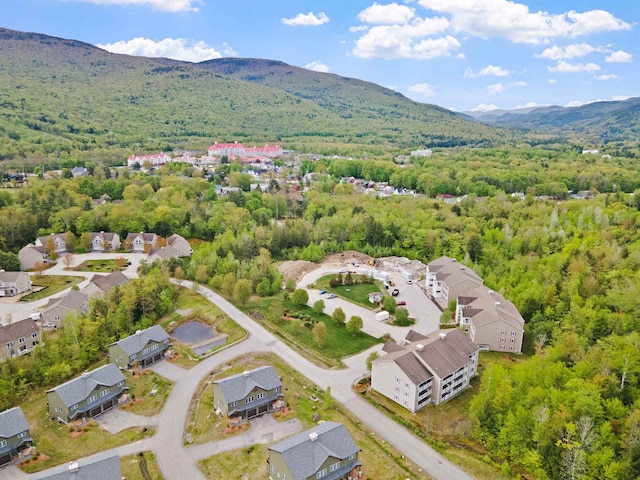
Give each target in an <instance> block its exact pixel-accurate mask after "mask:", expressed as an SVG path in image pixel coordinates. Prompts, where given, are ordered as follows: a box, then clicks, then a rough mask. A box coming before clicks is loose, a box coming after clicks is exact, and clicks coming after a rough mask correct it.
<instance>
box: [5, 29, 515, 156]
mask: <svg viewBox="0 0 640 480" xmlns="http://www.w3.org/2000/svg"><path fill="white" fill-rule="evenodd" d="M0 58H2V62H1V63H0V139H2V140H1V141H0V159H1V158H4V159H7V158H9V159H20V158H22V159H49V158H60V159H65V158H77V157H81V158H104V159H107V160H113V161H122V159H123V158H124V156H126V155H128V154H130V153H132V152H139V153H142V152H144V151H158V150H172V149H174V148H190V149H194V148H195V149H201V150H203V149H205V148H206V146H207V145H209V144H210V143H211V142H212V141H213V140H216V141H232V140H238V141H244V142H248V143H250V142H254V143H264V142H270V143H274V142H277V143H280V144H282V145H283V146H285V148H293V149H300V150H303V149H304V150H307V151H310V150H311V151H319V152H321V153H322V152H325V153H337V152H345V151H351V152H358V153H362V152H363V151H365V150H367V151H368V152H370V153H374V152H379V153H384V152H385V151H390V150H394V149H399V148H423V147H433V146H453V145H483V144H485V145H486V144H491V143H503V142H504V141H505V140H509V138H510V137H511V135H512V134H511V133H510V132H509V131H506V130H504V129H500V128H494V127H488V126H486V125H483V124H479V123H476V122H472V121H469V120H468V119H464V118H461V117H460V116H459V115H457V114H454V113H453V112H450V111H448V110H445V109H443V108H440V107H436V106H433V105H425V104H420V103H417V102H413V101H411V100H409V99H408V98H406V97H404V96H402V95H400V94H398V93H396V92H393V91H391V90H389V89H385V88H383V87H380V86H378V85H375V84H372V83H368V82H363V81H360V80H356V79H351V78H344V77H340V76H337V75H333V74H327V73H319V72H312V71H309V70H304V69H300V68H295V67H291V66H289V65H286V64H284V63H282V62H276V61H271V60H256V59H222V60H220V61H211V62H203V63H200V64H193V63H188V62H179V61H174V60H167V59H151V58H144V57H133V56H127V55H117V54H112V53H109V52H106V51H104V50H101V49H99V48H97V47H94V46H92V45H89V44H86V43H83V42H79V41H76V40H68V39H62V38H56V37H50V36H47V35H42V34H38V33H25V32H17V31H13V30H7V29H0Z"/></svg>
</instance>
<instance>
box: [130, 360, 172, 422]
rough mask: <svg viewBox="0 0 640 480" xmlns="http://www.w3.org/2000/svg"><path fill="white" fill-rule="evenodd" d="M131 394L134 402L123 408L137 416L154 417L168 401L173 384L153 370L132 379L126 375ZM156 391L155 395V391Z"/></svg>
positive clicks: (144, 371)
mask: <svg viewBox="0 0 640 480" xmlns="http://www.w3.org/2000/svg"><path fill="white" fill-rule="evenodd" d="M125 376H126V377H127V385H128V386H129V394H130V395H131V398H132V401H131V402H129V404H127V405H123V406H122V407H121V408H124V409H126V410H127V411H128V412H131V413H135V414H137V415H145V416H148V417H152V416H153V415H157V414H158V413H160V411H161V410H162V407H163V406H164V402H165V401H166V400H167V397H168V396H169V393H171V388H172V387H173V383H171V382H170V381H169V380H167V379H166V378H163V377H161V376H160V375H158V374H157V373H155V372H152V371H151V370H143V371H142V372H141V373H140V374H139V375H136V376H135V377H132V376H131V375H130V374H128V373H125ZM154 390H155V393H153V391H154ZM152 393H153V394H152Z"/></svg>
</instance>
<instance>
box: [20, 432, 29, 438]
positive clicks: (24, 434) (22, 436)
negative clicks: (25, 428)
mask: <svg viewBox="0 0 640 480" xmlns="http://www.w3.org/2000/svg"><path fill="white" fill-rule="evenodd" d="M26 436H27V432H21V433H19V434H18V438H24V437H26Z"/></svg>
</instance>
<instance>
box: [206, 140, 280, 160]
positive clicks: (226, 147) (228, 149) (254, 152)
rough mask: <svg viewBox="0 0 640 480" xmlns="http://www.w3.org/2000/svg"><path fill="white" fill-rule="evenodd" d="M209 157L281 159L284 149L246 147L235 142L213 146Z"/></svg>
mask: <svg viewBox="0 0 640 480" xmlns="http://www.w3.org/2000/svg"><path fill="white" fill-rule="evenodd" d="M207 152H208V155H209V157H213V156H214V155H215V156H223V155H227V156H229V157H232V156H240V157H249V158H255V157H267V158H273V157H279V156H281V155H282V147H280V146H278V145H269V144H266V143H265V145H264V147H255V146H254V147H245V146H244V145H243V144H242V143H238V142H237V141H236V142H233V143H218V142H215V143H214V144H213V145H211V146H210V147H209V148H208V150H207Z"/></svg>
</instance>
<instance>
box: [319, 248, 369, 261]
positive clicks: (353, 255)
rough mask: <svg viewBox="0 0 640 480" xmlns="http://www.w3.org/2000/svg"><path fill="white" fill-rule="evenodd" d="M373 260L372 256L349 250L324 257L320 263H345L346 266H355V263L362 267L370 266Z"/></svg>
mask: <svg viewBox="0 0 640 480" xmlns="http://www.w3.org/2000/svg"><path fill="white" fill-rule="evenodd" d="M372 260H373V257H372V256H371V255H367V254H366V253H362V252H358V251H356V250H347V251H346V252H342V253H331V254H329V255H327V256H326V257H324V258H323V259H322V260H321V261H320V263H321V264H327V263H345V264H353V263H354V262H357V263H359V264H360V265H368V264H369V263H370V262H371V261H372Z"/></svg>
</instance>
